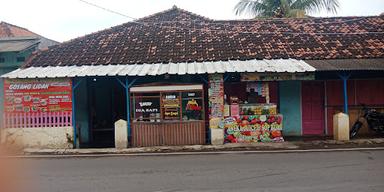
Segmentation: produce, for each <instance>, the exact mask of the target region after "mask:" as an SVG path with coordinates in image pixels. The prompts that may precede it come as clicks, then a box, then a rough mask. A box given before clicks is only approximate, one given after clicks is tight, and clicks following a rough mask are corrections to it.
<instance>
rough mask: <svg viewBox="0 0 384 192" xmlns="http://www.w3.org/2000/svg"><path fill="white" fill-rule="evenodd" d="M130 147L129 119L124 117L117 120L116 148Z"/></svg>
mask: <svg viewBox="0 0 384 192" xmlns="http://www.w3.org/2000/svg"><path fill="white" fill-rule="evenodd" d="M127 147H128V130H127V121H124V120H122V119H120V120H118V121H116V122H115V148H117V149H125V148H127Z"/></svg>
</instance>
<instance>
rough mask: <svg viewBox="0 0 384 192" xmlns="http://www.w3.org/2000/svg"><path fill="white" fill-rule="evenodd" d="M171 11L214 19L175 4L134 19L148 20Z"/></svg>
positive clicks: (138, 20) (203, 18)
mask: <svg viewBox="0 0 384 192" xmlns="http://www.w3.org/2000/svg"><path fill="white" fill-rule="evenodd" d="M171 11H179V12H181V13H185V14H188V15H191V16H195V17H198V18H201V20H207V21H213V20H212V19H210V18H208V17H204V16H202V15H199V14H196V13H193V12H190V11H187V10H185V9H181V8H179V7H177V6H176V5H173V6H172V7H171V8H169V9H166V10H163V11H160V12H157V13H154V14H151V15H148V16H145V17H141V18H138V19H136V20H134V22H142V21H145V20H148V19H150V18H156V17H157V16H161V15H164V14H166V13H169V12H171Z"/></svg>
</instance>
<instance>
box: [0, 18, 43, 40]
mask: <svg viewBox="0 0 384 192" xmlns="http://www.w3.org/2000/svg"><path fill="white" fill-rule="evenodd" d="M31 36H36V33H33V32H31V31H29V30H28V29H25V28H22V27H19V26H16V25H12V24H10V23H6V22H4V21H2V22H0V38H5V37H31Z"/></svg>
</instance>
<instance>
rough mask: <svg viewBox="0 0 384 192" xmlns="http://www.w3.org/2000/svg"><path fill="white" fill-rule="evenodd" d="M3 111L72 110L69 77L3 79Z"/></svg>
mask: <svg viewBox="0 0 384 192" xmlns="http://www.w3.org/2000/svg"><path fill="white" fill-rule="evenodd" d="M4 98H5V100H4V111H5V113H8V114H9V113H30V112H59V111H72V83H71V80H70V79H42V80H37V79H6V80H4Z"/></svg>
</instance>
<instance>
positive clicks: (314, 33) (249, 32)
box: [79, 0, 384, 35]
mask: <svg viewBox="0 0 384 192" xmlns="http://www.w3.org/2000/svg"><path fill="white" fill-rule="evenodd" d="M79 1H81V2H83V3H85V4H88V5H91V6H93V7H96V8H99V9H102V10H104V11H107V12H110V13H113V14H117V15H120V16H123V17H126V18H129V19H132V20H133V21H130V22H132V23H136V24H141V25H143V26H149V24H160V25H159V26H158V27H161V28H168V29H183V30H189V31H203V32H217V33H226V34H228V33H231V31H227V30H226V29H224V30H222V29H203V28H188V27H179V26H164V25H161V24H166V23H171V24H177V23H193V22H201V21H199V20H191V21H161V22H143V21H140V22H139V21H137V20H138V19H137V18H134V17H131V16H129V15H126V14H123V13H120V12H117V11H114V10H111V9H108V8H105V7H102V6H100V5H97V4H94V3H91V2H88V1H85V0H79ZM362 19H364V18H354V19H349V20H343V21H335V22H325V23H322V24H325V25H326V24H341V23H347V22H352V21H358V20H362ZM276 20H280V19H265V20H264V19H260V21H276ZM281 20H284V19H281ZM231 21H235V22H248V21H253V20H228V21H227V22H231ZM199 24H201V25H204V24H209V25H221V26H227V27H236V26H234V25H231V24H229V23H228V24H227V23H226V24H224V23H213V22H209V23H199ZM315 24H319V23H316V22H313V23H297V24H295V25H315ZM270 25H275V26H279V25H286V26H292V25H290V24H288V23H279V24H270ZM237 33H242V34H256V35H257V34H291V35H363V34H384V32H382V31H365V32H351V33H340V32H313V33H312V32H310V33H302V32H289V31H285V32H251V31H238V32H237Z"/></svg>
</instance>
